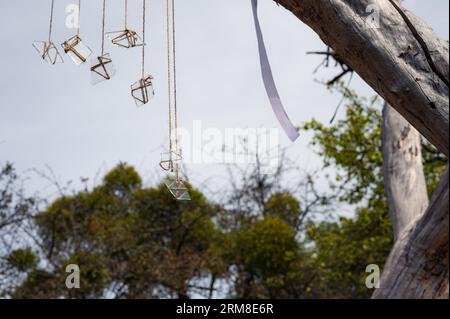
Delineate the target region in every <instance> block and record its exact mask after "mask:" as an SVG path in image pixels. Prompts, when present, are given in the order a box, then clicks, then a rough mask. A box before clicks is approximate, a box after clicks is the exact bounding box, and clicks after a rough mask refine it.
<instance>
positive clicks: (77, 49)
mask: <svg viewBox="0 0 450 319" xmlns="http://www.w3.org/2000/svg"><path fill="white" fill-rule="evenodd" d="M61 46H62V47H63V49H64V52H65V53H67V55H68V56H70V58H71V59H72V61H73V62H74V63H75V64H76V65H80V64H82V63H84V62H86V61H87V59H88V58H89V56H90V55H91V54H92V50H91V49H89V47H88V46H86V45H85V44H84V43H83V41H82V40H81V38H80V37H79V36H78V35H75V36H73V37H72V38H70V39H68V40H67V41H65V42H64V43H63V44H61Z"/></svg>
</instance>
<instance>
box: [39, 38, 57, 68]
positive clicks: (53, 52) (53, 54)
mask: <svg viewBox="0 0 450 319" xmlns="http://www.w3.org/2000/svg"><path fill="white" fill-rule="evenodd" d="M33 47H34V48H35V49H36V51H37V52H39V54H40V55H41V58H42V59H43V60H44V61H46V62H47V63H49V64H52V65H54V64H58V63H64V60H63V58H62V56H61V54H59V51H58V49H57V48H56V46H55V45H54V44H53V42H51V41H48V42H46V41H35V42H33Z"/></svg>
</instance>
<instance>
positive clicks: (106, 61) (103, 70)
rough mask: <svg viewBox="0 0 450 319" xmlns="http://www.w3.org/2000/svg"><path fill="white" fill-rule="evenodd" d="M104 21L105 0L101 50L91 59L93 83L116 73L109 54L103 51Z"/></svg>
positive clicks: (104, 11) (107, 78)
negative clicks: (99, 53) (98, 54)
mask: <svg viewBox="0 0 450 319" xmlns="http://www.w3.org/2000/svg"><path fill="white" fill-rule="evenodd" d="M105 22H106V0H103V22H102V51H101V55H100V56H98V57H97V58H95V59H92V60H91V83H92V84H93V85H96V84H98V83H100V82H103V81H107V80H111V78H112V77H113V76H114V75H115V74H116V69H115V68H114V64H113V62H112V60H111V56H110V54H109V53H105Z"/></svg>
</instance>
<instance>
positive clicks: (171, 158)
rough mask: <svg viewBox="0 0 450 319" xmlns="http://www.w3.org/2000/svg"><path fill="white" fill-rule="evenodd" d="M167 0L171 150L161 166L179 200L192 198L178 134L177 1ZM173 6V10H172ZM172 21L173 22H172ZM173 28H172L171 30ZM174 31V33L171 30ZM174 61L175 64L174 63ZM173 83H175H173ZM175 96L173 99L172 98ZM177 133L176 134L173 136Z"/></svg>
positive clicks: (163, 156) (169, 186) (163, 157)
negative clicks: (182, 170) (183, 173)
mask: <svg viewBox="0 0 450 319" xmlns="http://www.w3.org/2000/svg"><path fill="white" fill-rule="evenodd" d="M171 3H172V6H171V5H170V0H167V69H168V89H169V94H168V109H169V152H167V153H163V154H161V162H160V163H159V166H160V167H161V168H162V169H163V170H164V171H166V172H170V173H171V174H173V175H174V176H173V177H172V176H170V177H169V178H168V180H167V181H166V183H165V184H166V186H167V188H168V189H169V191H170V193H171V194H172V196H173V197H174V198H175V199H176V200H179V201H185V200H191V197H190V195H189V189H188V187H187V186H186V182H185V181H184V180H183V179H182V178H181V176H180V163H181V161H182V152H181V148H180V143H179V136H178V107H177V76H176V45H175V42H176V41H175V1H174V0H171ZM171 8H172V11H171V10H170V9H171ZM170 22H172V23H170ZM171 29H172V30H171ZM170 31H172V33H171V32H170ZM172 62H173V64H172ZM172 84H173V85H172ZM172 98H173V99H172ZM173 134H175V136H173Z"/></svg>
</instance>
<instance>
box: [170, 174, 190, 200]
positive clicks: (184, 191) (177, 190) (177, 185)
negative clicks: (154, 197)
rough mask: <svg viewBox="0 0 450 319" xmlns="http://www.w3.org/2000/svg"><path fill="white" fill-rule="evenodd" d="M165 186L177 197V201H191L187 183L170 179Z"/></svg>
mask: <svg viewBox="0 0 450 319" xmlns="http://www.w3.org/2000/svg"><path fill="white" fill-rule="evenodd" d="M165 184H166V186H167V188H168V189H169V191H170V193H171V194H172V195H173V197H175V199H176V200H180V201H190V200H191V196H190V195H189V189H188V188H187V187H186V184H185V182H183V181H182V180H181V179H179V178H176V179H172V178H168V179H167V180H166V181H165Z"/></svg>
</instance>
